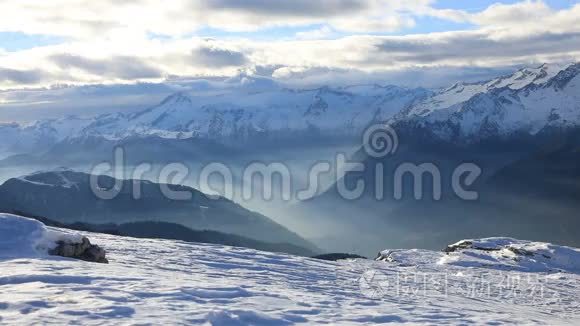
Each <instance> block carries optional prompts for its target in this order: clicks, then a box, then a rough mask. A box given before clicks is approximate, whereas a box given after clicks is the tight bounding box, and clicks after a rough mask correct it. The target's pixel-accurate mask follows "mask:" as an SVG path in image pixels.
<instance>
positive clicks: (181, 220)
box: [0, 170, 317, 251]
mask: <svg viewBox="0 0 580 326" xmlns="http://www.w3.org/2000/svg"><path fill="white" fill-rule="evenodd" d="M89 178H90V175H89V174H86V173H80V172H75V171H71V170H58V171H49V172H38V173H34V174H31V175H28V176H25V177H21V178H13V179H10V180H8V181H6V182H5V183H4V184H2V185H1V186H0V211H5V212H21V213H23V214H25V215H28V216H30V215H33V216H44V217H46V218H49V219H51V220H53V221H56V222H60V223H65V224H72V223H76V222H80V223H86V224H108V223H109V224H110V223H112V224H126V223H136V222H169V223H175V224H180V225H183V226H185V227H188V228H191V229H194V230H211V231H218V232H223V233H228V234H234V235H237V236H240V237H244V238H249V239H255V240H257V241H260V242H267V243H288V244H292V245H294V246H298V247H303V248H308V249H309V250H311V251H317V250H316V248H315V247H314V246H313V245H312V244H310V243H309V242H308V241H306V240H304V239H303V238H301V237H300V236H298V235H297V234H295V233H293V232H291V231H289V230H288V229H286V228H285V227H283V226H282V225H280V224H277V223H276V222H274V221H272V220H271V219H269V218H267V217H266V216H263V215H261V214H258V213H255V212H252V211H249V210H247V209H245V208H243V207H242V206H240V205H238V204H236V203H234V202H232V201H230V200H228V199H225V198H222V197H218V198H210V197H209V196H206V195H205V194H204V193H202V192H200V191H198V190H196V189H193V188H190V187H185V186H179V185H169V188H170V189H172V190H174V191H177V190H179V191H187V192H190V193H191V194H192V198H191V200H171V199H168V198H166V196H164V194H163V193H162V192H161V188H160V187H161V185H160V184H156V183H152V182H146V181H143V182H141V198H139V199H135V198H134V196H133V184H134V182H136V181H134V180H124V181H122V187H121V189H122V191H121V193H119V195H118V196H116V197H115V198H113V199H111V200H103V199H99V198H98V197H97V196H96V195H95V194H94V193H93V191H92V190H91V188H90V182H89V181H90V179H89ZM115 181H116V180H115V179H113V178H111V177H107V176H102V177H100V179H99V184H100V187H104V188H107V189H110V188H112V187H113V185H114V184H115ZM143 235H144V236H147V235H150V234H149V233H145V234H143Z"/></svg>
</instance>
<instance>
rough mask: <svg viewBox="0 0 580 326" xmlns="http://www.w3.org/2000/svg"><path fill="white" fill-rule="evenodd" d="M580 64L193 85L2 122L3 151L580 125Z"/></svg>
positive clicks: (477, 134)
mask: <svg viewBox="0 0 580 326" xmlns="http://www.w3.org/2000/svg"><path fill="white" fill-rule="evenodd" d="M579 72H580V64H573V65H566V66H561V65H556V64H549V65H548V64H544V65H542V66H540V67H537V68H524V69H521V70H518V71H516V72H515V73H514V74H512V75H508V76H502V77H498V78H496V79H493V80H489V81H484V82H479V83H457V84H455V85H453V86H451V87H449V88H446V89H443V90H439V91H436V92H432V91H428V90H425V89H408V88H404V87H397V86H379V85H353V86H346V87H339V88H329V87H322V88H317V89H302V90H295V89H286V88H282V87H280V86H279V85H276V84H273V85H270V84H269V86H268V87H260V88H255V87H253V86H252V85H253V84H252V83H250V86H247V87H243V86H240V87H234V88H216V89H210V90H203V91H199V90H197V89H192V90H188V89H185V90H183V91H181V92H178V93H175V94H173V95H171V96H169V97H167V98H165V99H164V100H163V101H162V102H161V103H159V104H158V105H155V106H152V107H149V108H146V109H142V110H137V111H134V112H130V113H110V114H105V115H100V116H96V117H92V118H91V117H89V118H79V117H74V116H68V117H65V118H61V119H57V120H45V121H38V122H35V123H29V124H24V125H18V124H14V123H11V124H0V137H2V139H3V140H4V141H3V143H2V144H1V145H0V152H4V153H23V152H24V153H26V152H33V151H41V150H46V149H47V147H50V146H51V145H54V144H56V143H58V142H65V143H66V142H72V143H79V142H81V141H82V140H83V139H87V138H90V139H94V138H102V139H106V140H108V141H121V140H123V139H128V138H132V137H141V138H143V137H150V136H156V137H161V138H164V139H193V138H196V139H208V140H213V141H217V142H220V143H222V144H228V145H239V146H241V147H247V146H248V145H254V146H256V145H257V144H259V142H266V141H268V142H272V143H278V142H279V141H281V140H290V141H300V140H308V141H313V140H316V139H324V138H325V137H330V138H333V139H337V138H338V139H349V140H351V141H353V140H358V137H359V136H360V135H361V134H362V132H363V131H364V129H365V128H366V127H368V126H369V125H371V124H373V123H377V122H384V121H390V123H392V124H393V125H395V126H397V128H398V129H400V130H401V131H402V132H403V133H405V132H406V131H408V132H409V133H414V130H416V129H417V128H419V129H422V130H424V131H425V132H426V133H427V134H428V136H429V137H435V138H437V139H440V140H443V141H453V142H464V143H465V142H466V143H469V142H477V141H479V140H482V139H487V138H494V137H500V138H501V137H503V138H506V137H508V138H509V137H510V136H512V135H515V134H525V135H535V134H537V133H538V132H540V131H541V130H544V129H546V128H547V127H548V128H549V127H555V128H562V127H576V126H578V125H580V107H579V104H578V103H580V95H578V94H580V74H579Z"/></svg>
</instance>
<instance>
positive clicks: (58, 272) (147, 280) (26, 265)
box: [0, 215, 580, 325]
mask: <svg viewBox="0 0 580 326" xmlns="http://www.w3.org/2000/svg"><path fill="white" fill-rule="evenodd" d="M0 227H1V228H0V230H1V231H0V232H1V233H0V236H2V238H1V239H2V242H1V245H0V256H1V257H2V258H0V324H16V325H26V324H43V323H52V324H71V323H78V324H107V325H116V324H128V323H130V324H145V323H155V324H213V325H264V324H266V325H289V324H295V323H304V324H313V323H326V324H376V323H389V322H396V323H408V324H420V323H423V324H470V323H476V324H483V323H487V324H502V323H512V324H513V323H518V324H550V325H573V324H577V321H578V318H579V316H580V304H579V302H578V298H579V297H580V295H579V294H580V284H579V280H580V276H579V275H578V274H577V273H567V272H552V273H547V272H533V273H529V272H528V273H522V272H519V271H514V270H509V269H507V270H505V269H502V270H500V269H496V268H494V267H493V266H491V265H490V266H487V267H480V266H477V265H470V266H469V267H464V266H458V265H456V264H441V263H439V260H441V259H442V258H443V257H445V256H446V255H445V254H444V253H442V252H433V251H426V250H398V251H396V253H397V254H396V257H398V258H399V260H402V258H403V257H407V259H406V260H405V261H404V262H403V261H394V262H384V261H372V260H346V261H340V262H328V261H321V260H315V259H310V258H304V257H296V256H290V255H285V254H276V253H266V252H260V251H255V250H251V249H245V248H234V247H226V246H219V245H209V244H193V243H185V242H180V241H168V240H149V239H133V238H123V237H116V236H110V235H102V234H88V236H89V238H90V239H91V242H93V243H95V244H98V245H100V246H103V247H104V248H105V249H106V250H107V252H108V258H109V260H110V264H108V265H106V264H94V263H88V262H83V261H76V260H71V259H65V258H54V257H48V256H43V255H42V254H41V253H39V252H38V251H34V252H29V251H28V249H30V248H31V247H30V244H31V243H34V242H35V241H34V239H44V236H43V235H44V234H45V233H46V230H51V231H53V232H56V233H57V234H60V235H62V236H66V235H67V234H71V232H69V231H66V230H56V229H49V228H46V227H44V226H43V225H42V224H40V223H38V222H34V221H31V220H27V219H22V218H16V217H13V216H7V215H2V220H0ZM24 235H26V236H24ZM6 236H8V237H6ZM522 243H523V242H522ZM15 248H28V249H26V250H17V249H15ZM7 252H8V255H6V253H7ZM14 253H19V255H20V257H12V258H9V257H10V256H14ZM515 280H517V282H515Z"/></svg>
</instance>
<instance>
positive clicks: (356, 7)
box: [205, 0, 372, 17]
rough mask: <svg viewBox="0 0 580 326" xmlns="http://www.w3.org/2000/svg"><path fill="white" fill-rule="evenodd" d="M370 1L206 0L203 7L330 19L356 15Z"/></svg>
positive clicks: (368, 7) (367, 7) (368, 5)
mask: <svg viewBox="0 0 580 326" xmlns="http://www.w3.org/2000/svg"><path fill="white" fill-rule="evenodd" d="M371 6H372V1H360V0H317V1H312V0H293V1H271V0H245V1H239V0H207V1H206V2H205V7H206V8H208V9H214V10H233V11H238V12H244V13H249V14H253V15H255V14H258V15H274V16H290V17H295V16H298V17H321V16H325V17H330V16H340V15H344V14H345V13H351V14H353V13H356V12H361V11H364V10H368V9H370V7H371Z"/></svg>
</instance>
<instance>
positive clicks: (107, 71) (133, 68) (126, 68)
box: [50, 54, 163, 80]
mask: <svg viewBox="0 0 580 326" xmlns="http://www.w3.org/2000/svg"><path fill="white" fill-rule="evenodd" d="M50 60H51V61H52V62H54V63H55V64H56V65H57V66H58V67H60V68H62V69H80V70H83V71H85V72H87V73H89V74H92V75H97V76H106V77H112V78H119V79H129V80H130V79H147V78H159V77H162V76H163V74H162V72H161V71H160V70H159V69H157V68H155V67H153V66H152V65H150V64H147V63H145V62H143V61H142V60H141V59H139V58H135V57H126V56H119V57H111V58H107V59H101V60H98V59H89V58H85V57H81V56H78V55H71V54H56V55H53V56H51V57H50Z"/></svg>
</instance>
